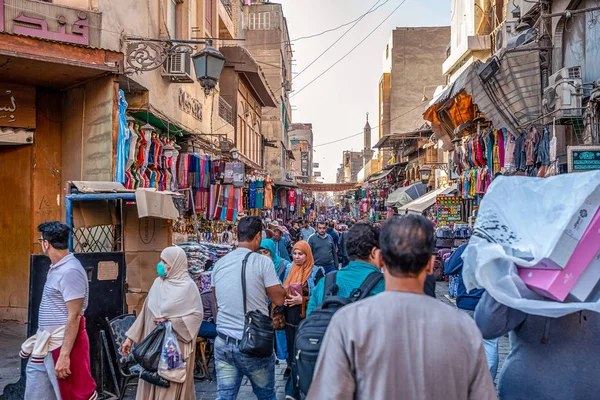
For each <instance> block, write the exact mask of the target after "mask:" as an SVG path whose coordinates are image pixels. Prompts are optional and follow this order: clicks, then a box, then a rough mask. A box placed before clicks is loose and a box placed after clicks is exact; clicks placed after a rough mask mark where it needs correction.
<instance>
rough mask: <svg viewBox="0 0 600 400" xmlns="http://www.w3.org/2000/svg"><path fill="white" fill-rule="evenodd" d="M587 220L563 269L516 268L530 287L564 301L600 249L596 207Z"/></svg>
mask: <svg viewBox="0 0 600 400" xmlns="http://www.w3.org/2000/svg"><path fill="white" fill-rule="evenodd" d="M590 219H591V220H592V222H591V223H590V224H589V227H588V228H587V230H586V231H585V233H584V234H583V235H582V237H581V241H579V243H578V244H577V246H576V248H575V249H574V252H573V254H572V256H571V257H570V259H569V260H568V262H567V264H566V265H565V268H564V269H562V270H549V269H539V268H519V276H520V277H521V279H522V280H523V282H525V284H526V285H527V286H528V287H529V288H530V289H531V290H533V291H534V292H536V293H538V294H540V295H542V296H545V297H549V298H551V299H554V300H558V301H564V300H565V299H566V297H567V295H568V294H569V292H571V290H572V289H573V288H574V287H575V284H576V283H577V281H578V280H580V277H582V276H583V274H584V272H585V271H586V269H587V268H588V266H589V265H590V264H591V263H592V261H593V260H594V259H595V257H596V256H597V254H598V251H599V250H600V210H597V211H596V212H595V215H594V216H593V218H590ZM594 270H595V268H594ZM597 281H598V280H596V281H594V282H593V284H592V285H591V287H590V288H589V291H591V290H592V289H593V288H594V286H595V285H596V283H597ZM587 289H588V286H587V285H586V286H585V288H580V290H579V291H578V293H579V294H578V296H583V291H584V290H587ZM588 295H589V292H588V293H587V295H585V297H583V298H584V299H585V298H587V297H588Z"/></svg>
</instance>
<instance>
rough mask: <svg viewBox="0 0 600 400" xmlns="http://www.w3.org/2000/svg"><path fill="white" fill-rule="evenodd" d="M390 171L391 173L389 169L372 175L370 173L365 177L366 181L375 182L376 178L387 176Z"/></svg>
mask: <svg viewBox="0 0 600 400" xmlns="http://www.w3.org/2000/svg"><path fill="white" fill-rule="evenodd" d="M391 173H392V170H391V169H388V170H383V171H379V172H375V173H374V174H373V175H371V176H370V177H369V178H368V179H367V181H368V182H371V183H373V182H377V181H378V180H380V179H383V178H385V177H386V176H388V175H389V174H391Z"/></svg>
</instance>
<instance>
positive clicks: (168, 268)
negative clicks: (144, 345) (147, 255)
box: [122, 246, 202, 400]
mask: <svg viewBox="0 0 600 400" xmlns="http://www.w3.org/2000/svg"><path fill="white" fill-rule="evenodd" d="M160 258H161V262H160V263H159V264H158V266H157V272H158V275H159V277H158V278H156V280H155V281H154V284H153V285H152V288H150V292H149V293H148V297H147V298H146V301H145V302H144V307H143V308H142V312H141V313H140V315H138V317H137V319H136V320H135V322H134V324H133V325H132V326H131V328H130V329H129V330H128V331H127V333H126V336H127V340H126V341H125V343H123V346H122V351H123V352H124V353H126V354H127V353H129V352H130V351H131V346H132V344H133V343H140V342H141V341H142V340H143V339H144V338H145V337H146V336H148V335H149V334H150V332H152V331H153V330H154V328H155V327H156V324H157V323H159V322H163V321H169V322H171V325H172V326H173V331H174V332H175V334H176V336H177V339H178V342H179V348H180V349H181V352H182V354H183V359H184V361H185V362H186V363H187V365H186V367H187V368H186V374H185V375H186V376H185V380H184V381H183V383H175V382H170V387H168V388H163V387H159V386H155V385H152V384H150V383H148V382H146V381H143V380H142V379H140V380H139V384H138V390H137V396H136V399H138V400H142V399H143V400H146V399H154V400H188V399H195V398H196V392H195V390H194V359H195V351H196V336H198V329H199V328H200V324H201V323H202V300H201V299H200V293H199V291H198V287H197V286H196V284H195V283H194V281H193V280H192V279H191V278H190V276H189V274H188V271H187V268H188V266H187V257H186V255H185V252H184V251H183V249H181V248H180V247H177V246H172V247H167V248H166V249H164V250H163V251H162V253H161V254H160Z"/></svg>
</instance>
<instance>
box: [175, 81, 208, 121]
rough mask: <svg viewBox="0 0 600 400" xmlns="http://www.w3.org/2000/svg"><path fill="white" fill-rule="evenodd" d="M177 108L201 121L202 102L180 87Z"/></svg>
mask: <svg viewBox="0 0 600 400" xmlns="http://www.w3.org/2000/svg"><path fill="white" fill-rule="evenodd" d="M179 109H181V111H183V112H184V113H186V114H189V115H191V116H192V117H194V118H196V119H197V120H198V121H202V103H200V102H199V101H198V100H197V99H195V98H194V97H192V96H191V95H190V94H189V93H188V92H186V91H185V90H183V89H181V88H179Z"/></svg>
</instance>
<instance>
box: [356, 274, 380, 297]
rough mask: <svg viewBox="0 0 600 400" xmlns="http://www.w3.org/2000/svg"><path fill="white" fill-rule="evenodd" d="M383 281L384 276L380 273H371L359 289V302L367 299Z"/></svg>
mask: <svg viewBox="0 0 600 400" xmlns="http://www.w3.org/2000/svg"><path fill="white" fill-rule="evenodd" d="M382 279H383V274H382V273H381V272H380V271H374V272H371V273H370V274H369V275H368V276H367V279H365V281H364V282H363V283H362V285H360V287H359V288H358V290H359V291H360V294H359V296H358V298H357V300H362V299H364V298H365V297H367V296H368V295H369V293H371V290H373V288H374V287H375V286H377V284H378V283H379V281H381V280H382Z"/></svg>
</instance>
